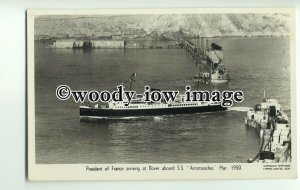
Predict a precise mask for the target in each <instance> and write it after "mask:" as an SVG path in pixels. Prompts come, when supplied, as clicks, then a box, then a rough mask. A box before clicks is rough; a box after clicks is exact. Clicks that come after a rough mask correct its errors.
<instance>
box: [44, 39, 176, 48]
mask: <svg viewBox="0 0 300 190" xmlns="http://www.w3.org/2000/svg"><path fill="white" fill-rule="evenodd" d="M49 47H51V48H73V49H98V48H99V49H100V48H103V49H105V48H116V49H123V48H154V49H160V48H180V46H179V43H178V41H176V40H75V39H68V40H56V41H55V42H53V45H50V46H49Z"/></svg>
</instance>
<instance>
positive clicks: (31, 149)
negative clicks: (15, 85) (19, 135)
mask: <svg viewBox="0 0 300 190" xmlns="http://www.w3.org/2000/svg"><path fill="white" fill-rule="evenodd" d="M294 32H295V21H294V10H293V9H288V8H264V9H258V8H256V9H249V8H247V9H245V8H234V9H220V8H218V9H197V8H195V9H186V8H185V9H180V8H179V9H99V10H97V9H91V10H28V11H27V57H28V60H27V98H28V99H27V107H28V110H27V112H28V174H29V175H28V176H29V179H30V180H164V179H251V178H252V179H253V178H256V179H257V178H261V179H263V178H295V177H296V170H297V169H296V164H297V163H296V116H295V115H296V103H295V102H296V96H295V93H296V92H295V86H296V84H295V74H296V72H295V67H296V66H295V33H294Z"/></svg>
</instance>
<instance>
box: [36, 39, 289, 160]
mask: <svg viewBox="0 0 300 190" xmlns="http://www.w3.org/2000/svg"><path fill="white" fill-rule="evenodd" d="M210 42H215V43H218V44H219V45H221V46H222V47H223V48H224V63H225V65H226V67H227V68H228V70H229V74H230V78H231V80H230V82H229V83H228V84H225V85H218V86H216V87H215V88H217V89H219V90H224V89H228V90H243V91H244V94H245V100H244V102H242V103H239V104H234V108H232V109H230V110H228V111H224V112H216V113H202V114H191V115H174V116H156V117H140V118H124V119H118V120H96V121H90V122H87V121H80V118H79V104H76V103H74V101H72V100H71V99H70V100H68V101H60V100H58V99H57V98H56V95H55V90H56V88H57V86H58V85H61V84H67V85H69V86H70V87H71V89H74V90H98V91H101V90H112V89H113V88H114V87H115V86H116V85H118V84H120V83H122V82H124V80H125V79H126V78H127V77H128V76H129V75H130V74H131V73H133V72H135V73H137V81H136V82H135V83H134V85H133V88H134V89H135V90H137V91H138V92H142V90H143V86H144V85H146V84H148V85H150V86H151V87H153V88H160V89H168V90H180V91H184V87H185V85H188V84H189V85H192V87H193V88H196V85H194V84H193V83H192V81H191V80H190V79H191V77H193V76H194V75H195V74H197V73H198V70H197V68H196V66H195V65H194V63H193V62H192V60H191V58H190V57H189V56H188V55H187V53H186V52H184V51H183V50H182V49H126V50H123V49H122V50H120V49H95V50H92V51H83V50H72V49H48V48H45V47H46V44H44V43H35V98H36V99H35V103H36V126H35V127H36V138H35V140H36V141H35V142H36V162H37V163H39V164H42V163H45V164H48V163H51V164H52V163H53V164H63V163H66V164H67V163H99V164H100V163H178V162H181V163H206V162H246V160H247V159H248V158H250V157H253V156H254V155H255V154H256V153H257V152H258V149H259V144H260V139H259V137H258V135H257V134H256V132H255V131H254V130H252V129H248V128H247V127H245V125H244V117H245V114H246V112H245V110H246V109H247V108H248V107H251V106H253V105H254V104H255V103H257V102H260V101H261V100H262V98H263V90H266V94H267V96H270V97H272V98H276V99H278V100H279V102H280V103H281V104H282V106H283V109H285V110H286V112H287V113H290V60H289V39H288V38H221V39H210ZM209 88H211V87H210V86H207V85H204V84H203V85H200V89H203V90H204V89H209Z"/></svg>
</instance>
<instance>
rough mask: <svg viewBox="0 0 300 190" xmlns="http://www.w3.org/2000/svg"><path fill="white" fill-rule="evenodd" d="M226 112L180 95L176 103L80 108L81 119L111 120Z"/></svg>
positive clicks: (213, 104)
mask: <svg viewBox="0 0 300 190" xmlns="http://www.w3.org/2000/svg"><path fill="white" fill-rule="evenodd" d="M223 110H226V107H222V106H221V104H220V103H219V102H205V101H197V102H185V101H184V95H181V94H179V95H178V97H177V99H176V100H175V101H174V102H171V103H167V102H163V101H161V102H144V101H143V99H135V100H133V101H131V103H130V104H129V105H128V106H125V104H124V103H123V102H114V101H111V102H109V103H108V105H105V106H100V105H99V104H96V105H95V106H87V105H85V106H80V117H89V118H109V117H132V116H159V115H177V114H192V113H201V112H215V111H223Z"/></svg>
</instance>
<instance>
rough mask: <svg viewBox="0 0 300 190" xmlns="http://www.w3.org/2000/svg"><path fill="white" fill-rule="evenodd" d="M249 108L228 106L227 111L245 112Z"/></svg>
mask: <svg viewBox="0 0 300 190" xmlns="http://www.w3.org/2000/svg"><path fill="white" fill-rule="evenodd" d="M250 109H251V107H231V108H228V111H241V112H247V111H249V110H250Z"/></svg>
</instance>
